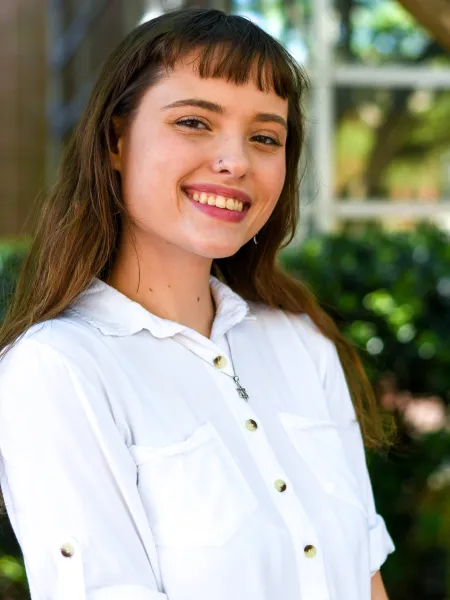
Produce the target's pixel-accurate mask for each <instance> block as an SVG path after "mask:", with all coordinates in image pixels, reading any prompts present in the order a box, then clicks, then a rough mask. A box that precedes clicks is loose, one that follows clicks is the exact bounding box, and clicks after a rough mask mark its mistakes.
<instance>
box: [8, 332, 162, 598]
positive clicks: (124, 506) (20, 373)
mask: <svg viewBox="0 0 450 600" xmlns="http://www.w3.org/2000/svg"><path fill="white" fill-rule="evenodd" d="M86 368H88V367H86ZM84 370H85V369H84V368H83V371H84ZM93 372H94V371H93ZM0 485H1V488H2V491H3V494H4V498H5V504H6V508H7V512H8V516H9V518H10V520H11V524H12V526H13V529H14V531H15V534H16V536H17V538H18V541H19V544H20V546H21V549H22V553H23V555H24V560H25V567H26V572H27V577H28V582H29V585H30V591H31V598H32V599H36V600H37V599H41V598H52V599H53V600H129V599H130V598H133V600H164V599H167V597H166V595H165V594H163V593H161V592H159V591H158V588H159V589H161V584H160V582H159V581H158V580H157V578H158V577H159V575H158V566H157V556H156V549H155V547H154V544H153V537H152V533H151V531H150V528H149V526H148V521H147V519H146V517H145V513H144V509H143V507H142V505H141V503H140V498H139V494H138V491H137V486H136V470H135V465H134V462H133V461H132V458H131V456H130V455H129V452H128V449H127V447H126V444H125V443H124V441H123V439H122V437H121V436H120V432H119V430H118V428H117V426H116V423H115V422H114V419H113V417H112V414H111V410H110V409H109V405H108V402H107V398H105V397H104V395H103V393H102V388H101V385H100V383H99V382H98V384H97V385H96V384H95V378H94V377H89V376H86V373H85V372H83V373H82V372H80V371H79V370H78V368H77V366H76V365H75V364H71V363H70V362H69V361H68V360H67V359H66V358H65V357H64V356H63V355H62V354H60V353H59V352H58V351H56V350H54V349H53V348H52V347H50V346H48V345H46V344H42V343H40V342H39V341H35V340H34V339H33V338H25V339H23V340H21V341H20V342H19V343H18V344H17V346H16V347H15V348H13V350H12V351H11V352H10V353H9V354H8V355H7V356H6V358H5V359H4V361H2V362H0Z"/></svg>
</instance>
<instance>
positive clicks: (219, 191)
mask: <svg viewBox="0 0 450 600" xmlns="http://www.w3.org/2000/svg"><path fill="white" fill-rule="evenodd" d="M183 190H195V191H196V192H206V193H207V192H209V193H211V194H214V195H215V196H225V198H236V200H241V202H243V203H244V204H248V205H250V204H251V203H252V199H251V197H250V196H249V195H248V194H247V193H246V192H243V191H242V190H236V189H234V188H229V187H225V186H223V185H215V184H213V183H193V184H192V185H185V186H183Z"/></svg>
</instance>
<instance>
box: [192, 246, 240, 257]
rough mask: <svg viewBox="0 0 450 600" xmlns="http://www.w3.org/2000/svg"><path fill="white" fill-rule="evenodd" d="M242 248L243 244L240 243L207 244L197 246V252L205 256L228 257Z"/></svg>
mask: <svg viewBox="0 0 450 600" xmlns="http://www.w3.org/2000/svg"><path fill="white" fill-rule="evenodd" d="M240 248H241V245H238V244H223V245H220V244H217V243H211V244H205V246H203V247H202V248H198V247H197V248H196V250H195V251H196V253H197V254H200V255H201V256H204V257H205V258H211V259H215V258H227V257H228V256H233V254H236V252H237V251H238V250H239V249H240Z"/></svg>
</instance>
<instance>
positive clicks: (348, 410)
mask: <svg viewBox="0 0 450 600" xmlns="http://www.w3.org/2000/svg"><path fill="white" fill-rule="evenodd" d="M325 341H326V355H327V360H326V361H325V363H324V373H323V377H324V381H323V384H324V387H325V392H326V397H327V402H328V407H329V411H330V415H331V417H332V419H333V421H335V422H337V423H340V424H341V425H342V426H341V427H339V432H340V434H341V437H342V441H343V445H344V450H345V453H346V456H347V459H348V462H349V464H350V466H351V468H352V471H353V473H354V474H355V476H356V478H357V482H358V484H359V490H360V494H361V499H362V501H363V503H364V505H365V506H366V508H367V514H368V526H369V539H370V572H371V575H374V574H375V573H376V572H377V571H378V570H379V569H380V567H381V565H382V564H383V563H384V562H385V560H386V559H387V557H388V555H389V554H390V553H392V552H394V550H395V546H394V543H393V541H392V539H391V537H390V535H389V532H388V530H387V528H386V524H385V522H384V519H383V517H382V516H381V515H380V514H378V513H377V511H376V507H375V500H374V495H373V489H372V484H371V481H370V476H369V472H368V469H367V461H366V455H365V450H364V443H363V438H362V434H361V429H360V426H359V423H358V422H357V420H356V413H355V409H354V406H353V402H352V399H351V396H350V392H349V389H348V386H347V382H346V379H345V374H344V370H343V368H342V365H341V362H340V359H339V355H338V353H337V350H336V346H335V345H334V344H333V343H332V342H331V341H330V340H328V339H325Z"/></svg>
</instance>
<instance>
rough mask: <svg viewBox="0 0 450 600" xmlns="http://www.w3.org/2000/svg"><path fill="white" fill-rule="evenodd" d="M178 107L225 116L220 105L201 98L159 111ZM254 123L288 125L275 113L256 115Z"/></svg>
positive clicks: (174, 104) (164, 107)
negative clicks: (189, 107) (194, 108)
mask: <svg viewBox="0 0 450 600" xmlns="http://www.w3.org/2000/svg"><path fill="white" fill-rule="evenodd" d="M179 106H196V107H198V108H203V109H205V110H209V111H211V112H214V113H216V114H218V115H223V114H225V109H224V108H223V106H221V105H220V104H216V103H215V102H210V101H209V100H202V99H201V98H187V99H186V100H176V101H175V102H171V103H170V104H167V105H166V106H163V107H162V109H161V110H168V109H170V108H177V107H179ZM254 118H255V121H258V122H260V123H278V124H279V125H281V126H282V127H284V128H285V129H286V131H287V130H288V124H287V122H286V120H285V119H283V117H280V115H277V114H275V113H256V115H255V116H254Z"/></svg>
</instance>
